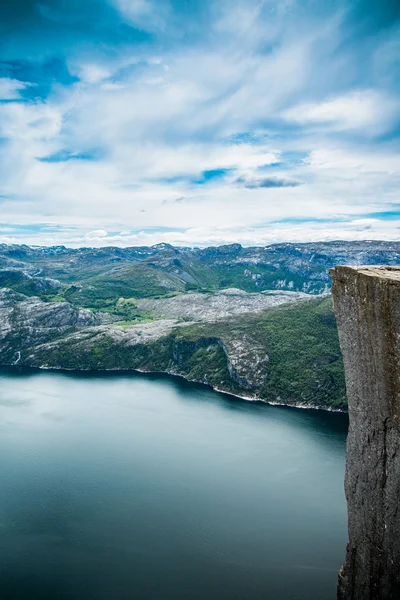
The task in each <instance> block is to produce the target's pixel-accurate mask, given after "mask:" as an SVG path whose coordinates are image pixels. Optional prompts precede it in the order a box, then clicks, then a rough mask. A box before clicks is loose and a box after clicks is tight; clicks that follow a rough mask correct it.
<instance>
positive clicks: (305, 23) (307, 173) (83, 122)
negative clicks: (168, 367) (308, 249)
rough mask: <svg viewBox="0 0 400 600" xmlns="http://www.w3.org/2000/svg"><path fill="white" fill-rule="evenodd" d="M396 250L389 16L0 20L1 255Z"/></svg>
mask: <svg viewBox="0 0 400 600" xmlns="http://www.w3.org/2000/svg"><path fill="white" fill-rule="evenodd" d="M399 233H400V2H399V1H398V0H38V1H37V2H36V1H33V0H2V2H1V3H0V243H10V244H11V243H26V244H31V245H60V244H63V245H67V246H72V247H78V246H107V245H118V246H131V245H152V244H156V243H160V242H168V243H171V244H176V245H181V246H208V245H217V244H224V243H232V242H239V243H242V244H243V245H265V244H269V243H274V242H290V241H294V242H307V241H314V240H333V239H345V240H360V239H383V240H385V239H386V240H396V239H399Z"/></svg>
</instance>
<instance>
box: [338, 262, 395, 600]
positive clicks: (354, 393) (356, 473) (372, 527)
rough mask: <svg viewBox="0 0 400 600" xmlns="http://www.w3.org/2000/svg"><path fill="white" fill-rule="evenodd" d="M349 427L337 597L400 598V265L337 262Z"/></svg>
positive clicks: (365, 599) (342, 599)
mask: <svg viewBox="0 0 400 600" xmlns="http://www.w3.org/2000/svg"><path fill="white" fill-rule="evenodd" d="M331 275H332V279H333V288H332V292H333V299H334V308H335V313H336V318H337V322H338V327H339V339H340V345H341V349H342V353H343V359H344V365H345V373H346V386H347V396H348V401H349V417H350V429H349V435H348V442H347V465H346V480H345V489H346V497H347V502H348V519H349V542H348V546H347V555H346V560H345V563H344V565H343V567H342V569H341V572H340V574H339V585H338V599H339V600H398V599H399V598H400V345H399V344H400V341H399V340H400V267H399V268H396V267H386V268H385V267H359V268H355V267H354V268H353V267H336V268H335V269H332V271H331Z"/></svg>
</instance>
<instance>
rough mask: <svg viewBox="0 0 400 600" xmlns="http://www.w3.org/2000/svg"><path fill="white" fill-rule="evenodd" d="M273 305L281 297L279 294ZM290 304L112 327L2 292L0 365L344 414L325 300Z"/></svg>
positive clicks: (68, 308) (69, 309) (82, 313)
mask: <svg viewBox="0 0 400 600" xmlns="http://www.w3.org/2000/svg"><path fill="white" fill-rule="evenodd" d="M228 296H229V294H228ZM233 296H235V293H234V294H233ZM240 297H242V295H241V294H240ZM289 297H290V296H289ZM263 298H264V297H263ZM266 298H267V299H268V296H266ZM273 298H274V301H275V300H276V299H277V298H278V300H279V301H281V300H282V296H281V295H279V294H278V296H277V297H276V298H275V297H274V296H273ZM294 298H296V299H297V301H293V300H294ZM294 298H293V299H292V303H289V304H282V305H280V306H274V307H271V308H268V309H263V310H261V309H260V310H256V311H253V312H251V313H248V312H247V313H243V314H236V315H234V316H229V317H226V316H223V317H222V316H221V313H218V312H216V308H215V306H214V307H213V309H212V311H211V313H210V312H207V311H205V313H204V314H202V316H201V318H198V319H197V320H194V319H193V320H192V321H190V322H188V321H185V320H183V321H182V320H180V321H179V320H178V319H177V318H174V319H173V318H168V319H165V318H164V319H157V320H155V321H153V322H150V323H138V324H129V325H119V324H117V323H104V322H102V321H104V316H103V315H102V314H101V313H94V312H93V311H90V310H86V309H80V308H76V307H74V306H73V305H71V304H70V303H67V302H63V303H52V302H43V301H41V300H40V299H39V298H28V297H26V296H23V295H21V294H16V293H15V292H12V291H10V290H2V291H1V293H0V323H1V328H0V364H2V365H12V364H17V365H26V366H36V367H46V368H50V367H52V368H64V369H77V370H79V369H141V370H144V371H163V372H167V373H172V374H177V375H181V376H183V377H186V378H187V379H189V380H193V381H200V382H203V383H207V384H209V385H212V386H213V387H215V388H217V389H220V390H223V391H227V392H230V393H233V394H236V395H239V396H246V397H249V398H255V399H262V400H265V401H270V402H280V403H286V404H294V405H305V406H318V407H323V408H345V405H346V403H345V395H344V383H343V370H342V364H341V357H340V352H339V346H338V340H337V333H336V328H335V321H334V318H333V314H332V308H331V304H330V299H329V298H325V297H321V298H318V299H308V300H299V298H298V296H296V295H294ZM203 300H204V299H203ZM253 300H254V299H251V302H253ZM263 301H264V299H262V302H263ZM224 306H225V305H224ZM199 314H200V313H199V311H198V315H199ZM216 315H217V316H218V317H219V318H217V319H211V318H210V316H214V317H215V316H216Z"/></svg>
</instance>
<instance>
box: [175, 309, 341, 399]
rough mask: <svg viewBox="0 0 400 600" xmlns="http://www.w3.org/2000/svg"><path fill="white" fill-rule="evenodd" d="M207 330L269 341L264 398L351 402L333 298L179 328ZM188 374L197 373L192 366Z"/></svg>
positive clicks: (189, 334)
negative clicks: (347, 398)
mask: <svg viewBox="0 0 400 600" xmlns="http://www.w3.org/2000/svg"><path fill="white" fill-rule="evenodd" d="M207 335H213V336H217V337H219V338H221V340H223V341H224V340H228V339H229V338H230V337H231V336H232V335H234V336H235V337H240V336H242V337H243V336H248V337H250V338H253V339H254V340H255V341H256V342H257V343H261V344H264V345H265V349H266V353H267V354H268V356H269V365H268V378H267V382H266V384H265V385H264V386H263V388H262V389H261V392H260V395H261V396H262V397H263V398H264V399H266V400H271V401H275V400H277V401H281V402H287V403H305V404H308V403H312V404H317V405H319V404H320V405H323V406H328V407H331V408H344V407H345V406H346V404H347V402H346V393H345V383H344V374H343V363H342V358H341V353H340V348H339V340H338V335H337V329H336V322H335V317H334V314H333V309H332V302H331V299H330V298H326V297H324V298H316V299H315V300H311V301H308V302H304V303H299V304H297V305H291V306H285V307H279V308H274V309H268V310H266V311H264V312H262V313H259V314H257V315H246V316H242V317H239V318H236V319H230V320H226V321H220V322H216V323H213V324H204V325H195V326H190V327H184V328H181V329H180V330H179V331H177V332H176V338H177V339H178V340H179V339H186V340H195V339H198V338H199V337H202V336H207ZM188 375H189V376H191V375H192V370H191V369H190V370H189V371H188ZM214 383H215V384H218V382H217V381H215V382H214Z"/></svg>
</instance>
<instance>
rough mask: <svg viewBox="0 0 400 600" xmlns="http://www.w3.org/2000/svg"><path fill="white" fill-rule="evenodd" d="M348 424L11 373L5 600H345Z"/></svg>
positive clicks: (218, 399)
mask: <svg viewBox="0 0 400 600" xmlns="http://www.w3.org/2000/svg"><path fill="white" fill-rule="evenodd" d="M346 428H347V418H346V417H345V416H344V415H340V414H333V413H325V412H322V411H306V410H299V409H297V410H296V409H288V408H281V407H272V406H266V405H261V404H257V403H249V402H244V401H239V400H234V399H232V398H230V397H227V396H224V395H221V394H218V393H216V392H213V391H212V390H209V389H207V388H205V387H201V386H197V385H193V384H189V383H186V382H184V381H180V380H177V379H173V378H168V377H164V376H145V375H143V376H142V375H135V374H130V375H127V374H126V375H121V374H118V375H111V374H104V375H99V374H97V375H96V374H87V373H86V374H75V375H72V374H62V373H54V372H38V371H28V370H23V369H18V370H6V369H3V370H0V536H1V543H0V597H1V598H2V600H9V599H10V600H14V599H23V600H25V599H26V600H158V599H163V600H173V599H177V598H182V599H185V600H224V599H228V600H239V599H240V600H334V598H335V589H336V578H337V571H338V568H339V566H340V563H341V562H342V560H343V556H344V548H345V542H346V507H345V501H344V495H343V473H344V459H345V435H346Z"/></svg>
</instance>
